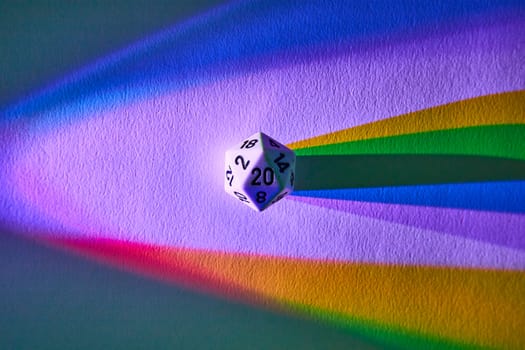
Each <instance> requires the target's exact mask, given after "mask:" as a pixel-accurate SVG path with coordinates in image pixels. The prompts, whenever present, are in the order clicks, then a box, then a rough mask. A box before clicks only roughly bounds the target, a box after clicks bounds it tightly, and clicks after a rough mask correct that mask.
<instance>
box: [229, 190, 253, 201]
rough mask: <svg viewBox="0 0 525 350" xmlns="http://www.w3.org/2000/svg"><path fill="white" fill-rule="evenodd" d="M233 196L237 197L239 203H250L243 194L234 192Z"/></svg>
mask: <svg viewBox="0 0 525 350" xmlns="http://www.w3.org/2000/svg"><path fill="white" fill-rule="evenodd" d="M233 194H234V195H235V196H237V198H239V200H240V201H241V202H245V203H250V201H249V200H248V198H247V197H246V196H245V195H244V194H242V193H240V192H237V191H234V192H233Z"/></svg>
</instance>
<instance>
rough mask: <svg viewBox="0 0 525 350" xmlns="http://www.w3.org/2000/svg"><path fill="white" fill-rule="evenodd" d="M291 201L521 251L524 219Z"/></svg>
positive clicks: (524, 242)
mask: <svg viewBox="0 0 525 350" xmlns="http://www.w3.org/2000/svg"><path fill="white" fill-rule="evenodd" d="M291 198H292V199H293V200H297V201H299V202H302V203H307V204H310V205H316V206H322V207H326V208H330V209H334V210H340V211H344V212H348V213H351V214H354V215H359V216H366V217H371V218H376V219H380V220H385V221H389V222H394V223H398V224H402V225H408V226H415V227H419V228H423V229H427V230H432V231H436V232H439V233H448V234H451V235H454V236H459V237H465V238H470V239H475V240H479V241H482V242H489V243H493V244H497V245H501V246H504V247H509V248H515V249H520V250H525V236H524V235H523V232H525V215H519V214H508V213H495V212H484V211H479V210H465V209H454V208H436V207H424V206H414V205H401V204H385V203H373V202H357V201H348V200H337V199H324V198H309V197H291ZM495 232H497V233H498V234H494V233H495Z"/></svg>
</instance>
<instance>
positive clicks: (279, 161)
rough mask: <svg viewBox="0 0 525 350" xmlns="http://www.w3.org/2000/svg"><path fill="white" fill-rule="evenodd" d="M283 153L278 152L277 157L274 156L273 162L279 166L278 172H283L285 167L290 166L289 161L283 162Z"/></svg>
mask: <svg viewBox="0 0 525 350" xmlns="http://www.w3.org/2000/svg"><path fill="white" fill-rule="evenodd" d="M283 159H284V153H279V157H277V158H275V160H274V163H275V164H277V166H278V167H279V172H281V173H284V172H285V170H286V169H288V167H289V166H290V163H288V162H283V161H282V160H283Z"/></svg>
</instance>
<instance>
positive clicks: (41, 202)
mask: <svg viewBox="0 0 525 350" xmlns="http://www.w3.org/2000/svg"><path fill="white" fill-rule="evenodd" d="M523 32H525V23H518V22H514V23H506V24H500V25H497V26H493V27H490V28H485V29H483V30H482V31H480V30H476V29H470V30H467V31H464V32H459V33H455V34H454V35H449V36H446V37H442V38H437V37H433V38H430V39H428V40H425V39H423V40H418V41H417V42H408V43H403V44H398V45H396V46H392V47H379V48H377V49H373V50H372V49H368V50H366V51H362V52H350V53H348V54H347V55H341V56H338V57H332V58H326V59H324V60H322V61H316V62H308V63H303V64H297V65H292V66H287V67H280V68H276V69H269V70H267V71H264V72H257V73H248V74H245V75H242V76H237V77H234V78H231V79H229V80H223V81H220V82H215V83H211V84H209V85H202V86H199V87H196V88H193V89H188V90H184V91H179V92H172V93H167V94H165V95H162V96H156V97H154V98H145V99H143V100H137V101H135V102H133V103H131V104H128V105H124V106H120V107H115V106H113V107H112V109H111V110H107V111H104V112H101V113H98V114H96V115H93V116H89V117H86V116H84V115H79V118H73V120H78V121H77V122H71V123H70V124H68V125H61V126H60V127H59V128H49V127H47V126H48V125H49V124H46V120H45V118H42V121H40V122H39V123H41V124H37V123H35V124H33V126H32V129H31V132H29V133H26V134H25V135H27V138H26V139H25V140H23V143H21V144H19V146H20V147H21V148H22V149H24V150H25V151H26V153H25V154H23V155H20V156H19V157H17V158H16V159H14V163H13V167H12V169H11V170H10V172H9V173H7V177H5V178H3V176H2V175H0V178H2V181H4V182H5V183H8V184H11V185H13V186H14V187H15V188H16V190H17V191H19V193H18V195H19V196H20V197H19V198H16V201H15V202H17V203H23V204H17V205H21V207H20V208H21V209H17V210H10V211H9V213H8V214H9V215H12V217H9V218H8V219H10V220H11V221H13V222H16V223H18V225H19V226H20V227H22V228H23V227H27V226H26V225H27V224H29V225H32V224H33V222H32V219H31V217H32V216H31V215H35V216H37V217H38V220H43V221H45V223H46V225H47V226H46V227H49V229H50V231H55V234H56V231H59V232H60V231H61V229H62V228H67V232H77V233H78V237H97V236H98V235H100V234H98V232H104V233H105V234H104V237H105V238H110V239H120V240H125V241H134V242H141V243H151V244H156V245H161V246H177V247H189V248H198V249H209V250H218V251H228V252H243V253H257V254H265V255H274V256H287V257H301V258H314V259H336V260H345V261H361V262H377V263H396V264H417V265H450V266H464V267H486V268H516V269H523V268H525V252H523V251H520V250H515V249H510V248H507V247H501V246H498V245H497V244H490V243H486V242H481V241H479V240H478V239H470V238H476V237H463V236H459V235H449V234H444V235H443V234H440V233H439V232H436V231H435V230H434V229H435V227H434V226H431V225H425V224H420V225H416V224H414V223H413V222H411V226H407V225H405V224H404V223H403V224H399V223H395V222H387V221H384V220H378V219H376V218H373V217H369V216H370V215H367V214H366V213H363V212H361V213H356V214H357V215H354V214H353V213H349V212H345V211H334V210H330V209H328V208H319V207H314V206H309V205H304V204H302V203H300V202H298V201H286V200H283V201H282V202H281V203H279V205H276V206H274V208H270V209H269V210H268V211H266V212H265V213H264V214H263V215H261V214H259V213H255V212H252V210H251V209H249V208H244V207H243V206H241V205H239V203H237V202H236V201H235V200H233V199H232V198H230V197H229V196H227V195H225V194H224V192H223V189H222V186H223V184H222V177H221V176H218V174H222V173H223V159H224V150H225V149H226V148H227V147H228V146H229V145H230V144H231V142H232V140H234V141H237V140H240V139H241V138H242V137H244V136H245V135H250V134H252V133H253V132H255V131H258V130H263V131H265V132H266V133H268V134H269V135H274V136H275V137H276V138H278V139H279V140H282V141H284V142H291V141H297V140H300V139H304V138H308V137H311V136H315V135H319V134H324V133H328V132H332V131H336V130H340V129H346V128H349V127H352V126H356V125H360V124H364V123H367V122H372V121H375V120H379V119H383V118H388V117H391V116H394V115H398V114H402V113H407V112H411V111H415V110H419V109H424V108H428V107H431V106H435V105H440V104H444V103H448V102H453V101H457V100H462V99H466V98H470V97H475V96H479V95H485V94H491V93H498V92H504V91H512V90H517V89H522V88H523V81H522V79H521V77H522V76H523V75H524V74H521V75H520V74H519V72H517V71H516V70H514V69H513V70H508V69H506V68H505V67H517V70H520V69H521V70H522V71H523V69H525V68H524V67H523V66H522V65H521V63H522V62H521V61H522V58H523V57H522V52H520V51H519V50H515V47H514V43H515V35H516V33H523ZM496 46H497V47H496ZM495 53H497V54H495ZM444 62H450V64H444ZM86 103H89V100H86ZM46 117H47V118H49V119H51V120H52V118H53V117H54V116H53V115H48V116H46ZM41 126H46V127H45V128H43V129H40V127H41ZM4 142H11V141H10V139H9V138H7V141H4ZM3 146H4V145H2V147H3ZM9 198H10V200H13V196H11V197H9ZM422 210H423V209H422ZM33 213H38V215H37V214H33ZM494 215H498V214H494ZM188 218H191V220H189V219H188ZM427 219H428V218H425V220H427ZM34 220H37V219H34ZM520 222H522V221H520ZM39 224H41V222H39ZM414 226H416V227H414ZM496 229H498V228H496ZM444 231H447V232H448V230H444ZM492 234H495V235H497V234H499V232H492Z"/></svg>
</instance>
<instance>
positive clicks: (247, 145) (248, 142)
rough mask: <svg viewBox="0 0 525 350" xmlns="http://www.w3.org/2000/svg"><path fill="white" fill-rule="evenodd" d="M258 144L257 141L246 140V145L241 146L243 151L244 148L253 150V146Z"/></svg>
mask: <svg viewBox="0 0 525 350" xmlns="http://www.w3.org/2000/svg"><path fill="white" fill-rule="evenodd" d="M256 143H257V139H253V140H246V141H244V143H243V144H242V145H241V149H243V148H252V147H253V146H255V144H256Z"/></svg>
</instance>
